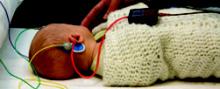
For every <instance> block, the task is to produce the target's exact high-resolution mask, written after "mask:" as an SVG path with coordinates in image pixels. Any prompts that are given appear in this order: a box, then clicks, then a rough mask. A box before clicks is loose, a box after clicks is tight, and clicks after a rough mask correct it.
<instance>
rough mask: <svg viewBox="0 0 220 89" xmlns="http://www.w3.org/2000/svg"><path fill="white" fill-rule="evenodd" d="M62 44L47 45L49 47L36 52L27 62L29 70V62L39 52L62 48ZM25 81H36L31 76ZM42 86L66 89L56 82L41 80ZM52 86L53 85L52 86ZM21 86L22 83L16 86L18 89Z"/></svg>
mask: <svg viewBox="0 0 220 89" xmlns="http://www.w3.org/2000/svg"><path fill="white" fill-rule="evenodd" d="M62 46H63V44H53V45H49V46H46V47H44V48H42V49H40V50H39V51H37V52H36V53H35V54H34V55H33V56H32V58H31V60H30V62H29V69H30V66H31V62H32V61H33V60H34V58H35V57H36V56H37V55H38V54H39V53H41V52H43V51H45V50H47V49H50V48H55V47H62ZM26 80H29V81H37V80H36V79H35V78H33V76H32V77H31V79H26ZM41 83H42V85H46V86H51V87H55V88H59V89H68V88H67V87H66V86H65V85H63V84H60V83H57V82H52V81H49V80H47V81H46V80H43V81H42V82H41ZM53 84H54V85H53ZM21 86H22V81H20V82H19V84H18V89H21Z"/></svg>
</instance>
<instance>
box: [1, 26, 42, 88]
mask: <svg viewBox="0 0 220 89" xmlns="http://www.w3.org/2000/svg"><path fill="white" fill-rule="evenodd" d="M26 31H28V30H23V31H21V32H20V33H19V34H18V35H17V37H16V40H15V52H16V53H17V54H19V53H18V52H19V51H18V49H17V46H16V45H17V43H18V40H19V38H20V36H21V35H22V34H23V33H24V32H26ZM19 55H20V54H19ZM20 56H21V57H23V58H24V59H26V61H27V62H28V63H30V62H29V61H28V58H27V57H24V56H22V55H20ZM1 63H2V65H3V66H4V68H5V69H6V71H7V72H8V73H9V74H10V75H11V76H13V77H15V78H17V79H19V80H21V81H22V82H24V83H26V84H27V85H29V86H30V87H31V88H33V89H38V88H39V87H40V85H41V81H40V77H39V76H38V74H37V72H36V69H35V67H34V66H33V64H32V63H30V64H31V69H32V70H33V72H34V74H36V76H37V81H38V85H37V87H36V88H35V87H33V86H32V85H30V84H29V83H28V82H27V81H25V80H24V79H22V78H20V77H18V76H15V75H13V74H12V73H10V72H9V71H8V69H7V67H6V66H5V64H4V63H3V61H2V60H1Z"/></svg>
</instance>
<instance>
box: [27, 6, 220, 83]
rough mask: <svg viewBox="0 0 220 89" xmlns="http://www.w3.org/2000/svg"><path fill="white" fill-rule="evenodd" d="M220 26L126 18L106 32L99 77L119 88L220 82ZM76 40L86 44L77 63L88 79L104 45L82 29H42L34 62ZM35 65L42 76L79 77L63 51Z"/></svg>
mask: <svg viewBox="0 0 220 89" xmlns="http://www.w3.org/2000/svg"><path fill="white" fill-rule="evenodd" d="M137 7H139V5H138V6H137ZM140 7H142V6H140ZM127 9H130V8H125V9H122V10H119V11H116V12H114V13H112V14H110V16H109V18H108V24H109V23H112V21H114V20H116V19H117V18H118V17H122V16H123V15H127V14H128V13H127V12H126V11H127ZM180 10H182V9H180ZM184 10H185V11H187V9H184ZM171 11H172V10H171ZM189 11H193V10H189ZM168 12H169V11H168ZM123 13H124V14H123ZM219 23H220V15H219V14H214V13H204V14H193V15H184V16H172V17H161V18H160V20H159V23H158V24H157V25H155V26H152V27H151V26H148V25H140V24H129V23H128V21H127V19H124V20H122V21H121V22H120V23H117V24H115V26H113V28H112V29H111V30H110V31H108V32H107V33H106V36H105V41H104V45H103V46H102V52H101V59H100V61H101V62H100V67H99V70H98V74H99V75H101V76H102V77H103V81H104V83H105V85H117V86H124V85H130V86H147V85H150V84H153V83H154V82H156V81H157V80H167V79H172V78H175V77H178V78H180V79H184V78H197V77H200V78H208V77H210V76H215V77H216V78H220V24H219ZM74 34H77V35H78V38H77V39H75V37H74ZM73 40H77V42H79V43H83V44H85V47H86V50H85V51H84V52H83V53H77V54H75V55H74V58H75V59H76V60H75V62H76V66H77V68H78V69H79V70H80V71H81V72H82V73H84V74H89V73H90V72H91V70H92V71H94V69H95V68H94V66H95V65H96V61H97V53H98V46H99V45H100V43H99V42H96V40H95V39H94V38H93V35H92V33H90V31H89V30H88V29H87V28H85V27H82V26H75V25H68V24H51V25H48V26H46V27H44V28H42V29H41V30H40V31H39V32H38V33H37V34H36V36H35V37H34V39H33V41H32V44H31V48H30V56H29V57H30V58H31V57H32V56H33V55H34V54H35V53H36V52H37V51H38V50H40V49H42V48H43V47H45V46H48V45H51V44H59V43H64V42H71V41H73ZM32 63H33V65H34V66H35V67H36V70H37V72H38V73H39V74H40V75H41V76H42V77H46V78H50V79H68V78H71V77H73V75H74V74H75V71H74V70H73V67H72V66H71V60H70V52H68V51H65V50H63V49H60V48H52V49H49V50H46V51H44V52H42V53H40V54H39V55H38V56H36V58H35V59H33V62H32Z"/></svg>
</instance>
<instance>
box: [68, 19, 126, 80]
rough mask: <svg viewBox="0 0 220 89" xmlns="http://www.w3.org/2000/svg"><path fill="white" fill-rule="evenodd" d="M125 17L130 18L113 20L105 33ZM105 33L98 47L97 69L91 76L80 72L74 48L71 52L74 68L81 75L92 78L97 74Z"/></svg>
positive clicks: (73, 43)
mask: <svg viewBox="0 0 220 89" xmlns="http://www.w3.org/2000/svg"><path fill="white" fill-rule="evenodd" d="M125 18H128V16H124V17H121V18H119V19H117V20H115V21H114V22H112V23H111V24H110V25H109V26H108V27H107V29H106V31H105V34H106V33H107V31H108V30H110V29H111V28H112V27H113V26H114V25H115V24H116V23H117V22H119V21H121V20H123V19H125ZM105 34H104V37H102V39H101V42H100V45H99V48H98V59H97V63H96V68H95V71H94V72H93V73H92V74H91V75H89V76H85V75H83V74H82V73H80V71H79V70H78V69H77V68H76V65H75V61H74V57H73V56H74V50H73V49H72V51H71V54H70V56H71V63H72V66H73V68H74V70H75V71H76V73H77V74H78V75H79V76H80V77H82V78H85V79H90V78H92V77H94V76H95V74H96V72H97V70H98V68H99V64H100V55H101V49H102V45H103V43H104V40H105ZM75 44H76V42H75V41H73V42H72V48H74V47H75Z"/></svg>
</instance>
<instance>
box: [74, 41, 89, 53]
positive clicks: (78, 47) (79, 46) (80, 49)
mask: <svg viewBox="0 0 220 89" xmlns="http://www.w3.org/2000/svg"><path fill="white" fill-rule="evenodd" d="M85 49H86V47H85V45H84V44H83V43H76V44H75V46H74V49H73V50H74V52H75V53H82V52H84V51H85Z"/></svg>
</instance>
